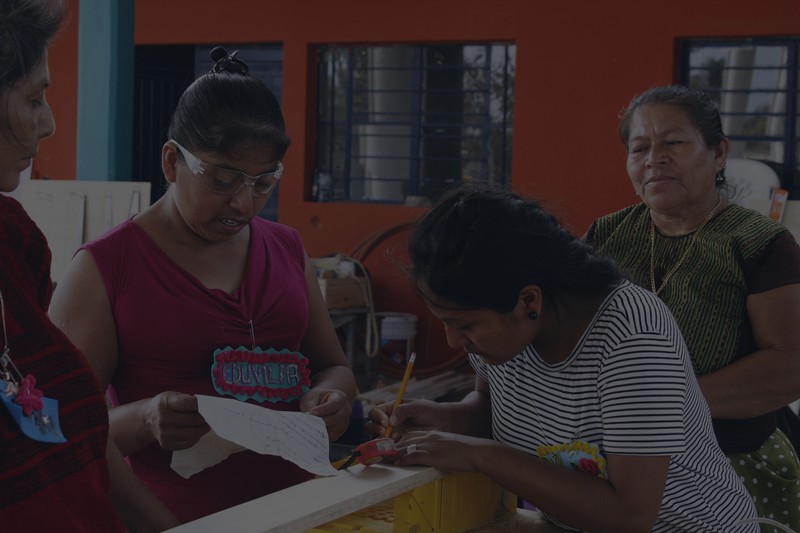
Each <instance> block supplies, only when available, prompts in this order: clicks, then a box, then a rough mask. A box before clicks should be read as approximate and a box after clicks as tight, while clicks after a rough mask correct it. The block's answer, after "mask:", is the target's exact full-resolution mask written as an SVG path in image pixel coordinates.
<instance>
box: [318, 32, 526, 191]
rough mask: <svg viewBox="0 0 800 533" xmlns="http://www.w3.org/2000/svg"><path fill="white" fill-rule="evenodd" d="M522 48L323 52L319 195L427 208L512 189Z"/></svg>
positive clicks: (429, 47) (491, 46) (320, 61)
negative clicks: (455, 194)
mask: <svg viewBox="0 0 800 533" xmlns="http://www.w3.org/2000/svg"><path fill="white" fill-rule="evenodd" d="M515 57H516V47H515V46H514V45H513V44H507V43H499V44H498V43H492V44H470V45H464V44H452V45H394V46H324V47H321V48H320V49H319V51H318V92H317V95H318V105H317V161H316V171H315V175H314V176H313V180H314V181H313V187H312V191H313V193H312V194H313V199H314V200H317V201H357V202H387V203H413V204H418V203H426V202H428V201H435V200H436V199H437V198H438V197H439V196H440V195H441V194H442V192H444V191H446V190H447V189H448V188H451V187H453V186H455V185H457V184H459V183H461V182H462V181H465V180H481V181H492V182H499V183H507V182H509V181H510V179H511V149H510V147H511V137H512V131H513V128H512V116H513V103H514V89H513V87H514V68H515V67H514V66H515Z"/></svg>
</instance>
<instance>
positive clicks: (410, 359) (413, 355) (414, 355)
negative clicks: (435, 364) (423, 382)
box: [408, 352, 417, 363]
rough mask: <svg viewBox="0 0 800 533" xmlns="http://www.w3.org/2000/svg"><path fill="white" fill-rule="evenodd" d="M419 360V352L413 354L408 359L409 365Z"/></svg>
mask: <svg viewBox="0 0 800 533" xmlns="http://www.w3.org/2000/svg"><path fill="white" fill-rule="evenodd" d="M416 359H417V352H411V356H410V357H409V358H408V362H409V363H413V362H414V361H415V360H416Z"/></svg>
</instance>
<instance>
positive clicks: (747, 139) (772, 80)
mask: <svg viewBox="0 0 800 533" xmlns="http://www.w3.org/2000/svg"><path fill="white" fill-rule="evenodd" d="M798 52H800V38H763V39H762V38H759V39H686V40H684V41H683V42H682V43H681V55H680V58H681V64H680V73H681V81H682V82H683V83H684V84H686V85H689V86H691V87H696V88H699V89H703V90H704V91H705V92H706V93H707V94H708V95H709V96H710V97H711V98H712V99H714V100H715V101H716V103H717V105H718V106H719V110H720V117H721V118H722V125H723V129H724V131H725V133H726V135H728V137H729V139H730V141H731V151H730V155H729V157H736V158H745V159H755V160H759V161H762V162H764V163H766V164H767V165H769V166H770V167H772V169H773V170H775V172H776V174H777V175H778V177H779V179H780V182H781V187H783V188H785V189H787V190H789V193H790V197H791V198H794V199H797V198H800V161H798V154H800V139H798V131H799V130H800V110H799V108H800V90H798V74H799V73H800V63H798Z"/></svg>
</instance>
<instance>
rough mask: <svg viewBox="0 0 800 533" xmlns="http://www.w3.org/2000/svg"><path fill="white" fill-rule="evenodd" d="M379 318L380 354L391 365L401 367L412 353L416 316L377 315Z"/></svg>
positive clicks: (399, 314)
mask: <svg viewBox="0 0 800 533" xmlns="http://www.w3.org/2000/svg"><path fill="white" fill-rule="evenodd" d="M377 315H378V316H379V317H382V318H381V326H380V332H381V342H380V346H381V348H380V349H381V353H382V354H383V355H385V356H386V357H388V358H389V359H390V360H391V361H392V362H393V363H395V364H398V365H403V364H405V363H406V361H408V358H409V356H410V355H411V352H413V351H414V338H415V337H416V336H417V315H414V314H412V313H395V312H386V313H377Z"/></svg>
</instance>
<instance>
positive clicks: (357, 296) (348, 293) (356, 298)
mask: <svg viewBox="0 0 800 533" xmlns="http://www.w3.org/2000/svg"><path fill="white" fill-rule="evenodd" d="M317 281H319V290H320V291H321V292H322V297H323V298H324V299H325V303H326V304H327V306H328V309H338V308H342V307H366V306H367V300H366V298H365V295H364V287H363V286H362V283H369V282H368V281H367V280H366V279H364V278H358V279H356V278H354V277H344V278H333V279H321V278H320V279H318V280H317Z"/></svg>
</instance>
